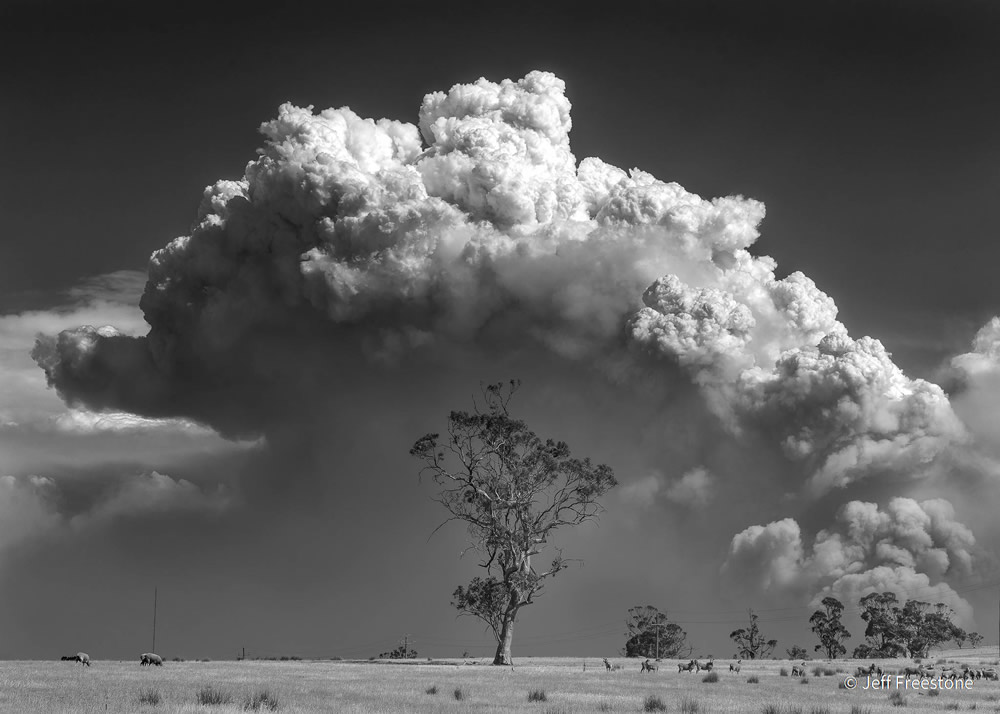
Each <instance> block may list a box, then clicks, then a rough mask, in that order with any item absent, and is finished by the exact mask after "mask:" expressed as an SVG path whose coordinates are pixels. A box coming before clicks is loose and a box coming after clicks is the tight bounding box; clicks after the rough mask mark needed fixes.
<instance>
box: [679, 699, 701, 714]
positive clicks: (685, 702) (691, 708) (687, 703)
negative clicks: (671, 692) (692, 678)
mask: <svg viewBox="0 0 1000 714" xmlns="http://www.w3.org/2000/svg"><path fill="white" fill-rule="evenodd" d="M699 712H701V702H698V701H696V700H694V699H688V698H687V697H685V698H684V699H682V700H681V714H699Z"/></svg>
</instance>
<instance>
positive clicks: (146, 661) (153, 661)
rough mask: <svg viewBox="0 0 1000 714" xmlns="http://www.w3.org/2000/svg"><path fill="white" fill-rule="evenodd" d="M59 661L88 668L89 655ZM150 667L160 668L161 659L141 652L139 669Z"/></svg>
mask: <svg viewBox="0 0 1000 714" xmlns="http://www.w3.org/2000/svg"><path fill="white" fill-rule="evenodd" d="M61 659H62V661H63V662H79V663H80V664H81V665H86V666H88V667H89V666H90V655H89V654H87V653H86V652H77V653H76V654H75V655H69V656H67V657H62V658H61ZM151 665H156V666H157V667H162V666H163V658H162V657H160V655H158V654H153V653H152V652H143V653H142V654H141V655H139V666H140V667H148V666H151Z"/></svg>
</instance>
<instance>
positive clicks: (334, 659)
mask: <svg viewBox="0 0 1000 714" xmlns="http://www.w3.org/2000/svg"><path fill="white" fill-rule="evenodd" d="M342 659H344V658H343V657H331V658H330V661H331V662H339V661H340V660H342Z"/></svg>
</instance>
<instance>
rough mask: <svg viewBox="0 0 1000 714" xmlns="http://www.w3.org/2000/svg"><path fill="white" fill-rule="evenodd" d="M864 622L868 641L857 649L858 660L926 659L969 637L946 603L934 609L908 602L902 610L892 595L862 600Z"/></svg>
mask: <svg viewBox="0 0 1000 714" xmlns="http://www.w3.org/2000/svg"><path fill="white" fill-rule="evenodd" d="M858 604H859V605H860V606H861V610H862V612H861V619H862V620H864V621H865V622H866V623H868V624H867V627H866V628H865V642H864V644H861V645H859V646H858V647H856V648H854V656H855V657H857V658H865V659H867V658H878V657H900V656H904V655H905V656H909V657H926V656H927V655H928V653H929V652H930V650H931V648H933V647H937V646H940V645H942V644H944V643H945V642H948V641H949V640H956V641H958V640H964V639H965V638H966V637H968V638H969V639H970V640H971V636H970V635H967V634H966V633H965V631H964V630H962V628H960V627H958V626H957V625H956V624H955V623H954V622H953V621H952V617H954V614H955V613H954V611H953V610H952V609H951V608H949V607H948V606H946V605H945V604H944V603H937V604H936V605H934V606H933V607H932V606H931V605H930V603H926V602H922V601H920V600H907V601H906V604H905V605H903V606H902V607H900V606H899V600H898V598H897V597H896V594H895V593H893V592H883V593H871V594H870V595H866V596H865V597H863V598H861V600H860V601H859V602H858Z"/></svg>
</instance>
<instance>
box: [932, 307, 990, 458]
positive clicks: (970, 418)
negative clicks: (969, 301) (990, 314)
mask: <svg viewBox="0 0 1000 714" xmlns="http://www.w3.org/2000/svg"><path fill="white" fill-rule="evenodd" d="M940 381H941V383H942V385H944V386H945V387H946V388H947V389H948V391H949V392H950V394H951V400H952V403H953V405H954V408H955V411H956V413H957V414H958V415H959V416H960V417H961V419H962V421H963V422H964V423H965V424H966V426H967V427H968V429H969V430H970V431H971V432H972V434H973V436H974V437H975V438H976V440H977V442H978V444H979V445H980V446H981V447H982V448H983V449H984V450H985V451H986V452H988V453H989V454H990V455H991V456H992V457H994V458H997V457H1000V418H998V417H1000V412H998V410H997V404H1000V317H994V318H992V319H991V320H990V321H989V322H987V323H986V324H985V325H983V326H982V327H981V328H980V329H979V331H978V332H977V333H976V335H975V337H974V338H973V340H972V344H971V345H970V350H969V352H966V353H963V354H960V355H956V356H955V357H953V358H952V359H951V360H950V362H949V364H948V365H947V366H946V367H945V369H943V370H942V374H941V375H940ZM992 470H993V471H995V469H992Z"/></svg>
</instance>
